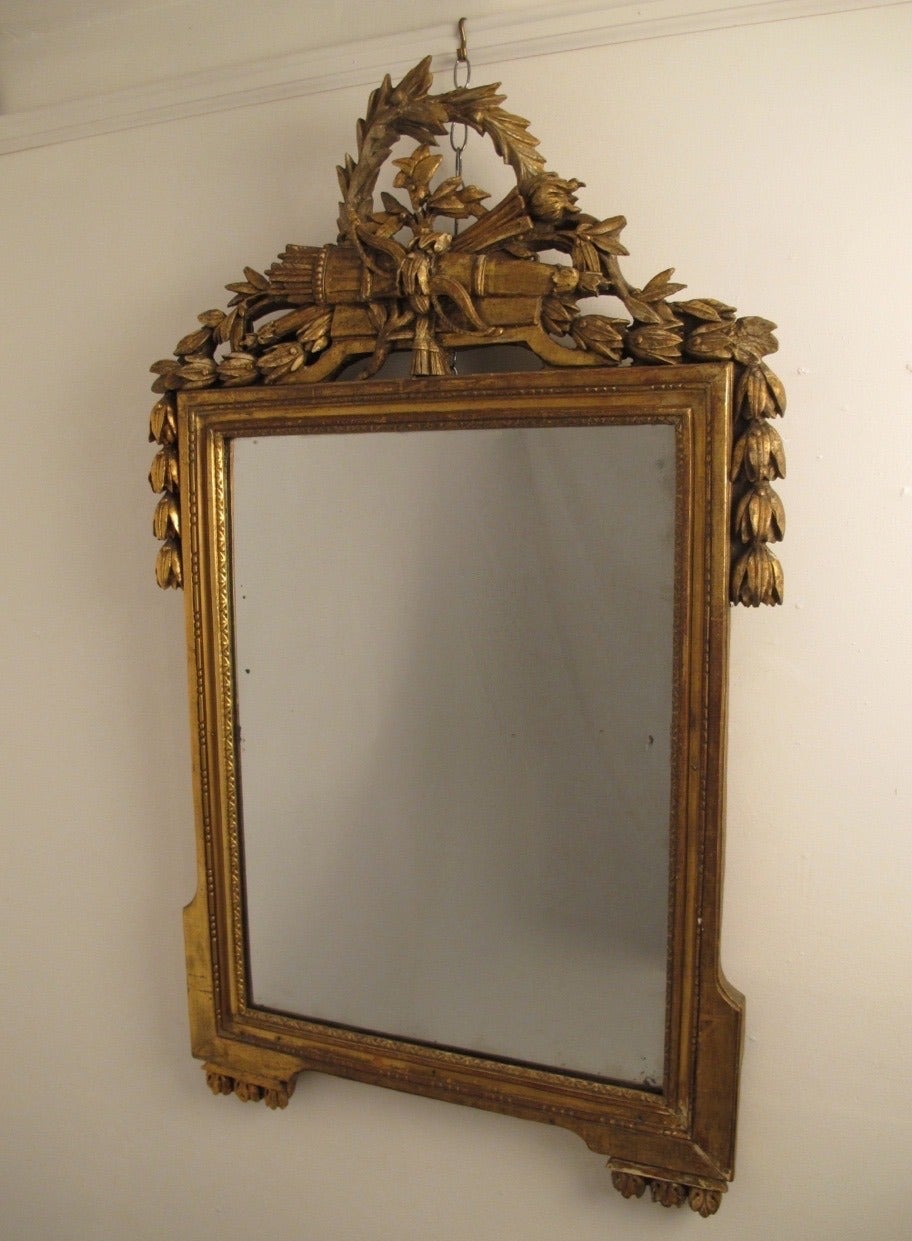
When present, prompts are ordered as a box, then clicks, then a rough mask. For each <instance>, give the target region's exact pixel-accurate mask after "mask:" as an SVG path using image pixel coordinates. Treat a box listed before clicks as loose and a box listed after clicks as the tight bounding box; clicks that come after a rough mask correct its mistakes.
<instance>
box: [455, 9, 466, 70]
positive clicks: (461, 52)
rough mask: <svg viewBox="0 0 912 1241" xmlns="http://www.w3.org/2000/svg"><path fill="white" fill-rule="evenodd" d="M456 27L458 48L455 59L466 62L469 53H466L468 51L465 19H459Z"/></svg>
mask: <svg viewBox="0 0 912 1241" xmlns="http://www.w3.org/2000/svg"><path fill="white" fill-rule="evenodd" d="M458 26H459V47H458V48H457V49H456V59H457V60H468V59H469V53H468V49H467V48H466V19H465V18H464V17H460V19H459V22H458Z"/></svg>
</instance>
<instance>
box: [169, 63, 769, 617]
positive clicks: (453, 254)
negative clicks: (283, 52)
mask: <svg viewBox="0 0 912 1241" xmlns="http://www.w3.org/2000/svg"><path fill="white" fill-rule="evenodd" d="M431 82H432V78H431V70H430V57H427V58H426V59H425V60H423V61H421V63H420V64H418V65H416V66H415V67H414V68H413V69H412V70H410V71H409V72H408V73H407V74H406V75H405V77H404V78H403V79H402V81H401V82H399V83H398V85H396V86H394V85H393V84H392V81H391V80H390V78H389V76H387V77H385V78H384V80H383V82H382V83H381V84H380V86H379V87H377V89H376V90H375V91H374V92H373V93H372V94H371V96H370V99H369V101H368V106H367V111H366V114H365V117H364V118H363V119H362V120H360V121H359V122H358V126H357V147H356V157H352V156H351V155H349V156H346V158H345V161H344V163H343V164H342V165H341V166H340V167H339V169H338V175H339V184H340V188H341V191H342V202H341V204H340V212H339V221H338V225H339V237H338V240H337V242H336V243H335V244H329V245H324V246H318V247H315V246H301V245H289V246H287V247H286V249H285V250H284V251H283V252H282V254H281V255H280V256H279V260H278V262H277V263H274V264H273V265H272V267H271V268H269V270H268V271H267V272H266V273H265V274H263V273H260V272H259V271H255V270H254V269H253V268H250V267H247V268H245V269H244V279H243V280H241V281H238V282H236V283H233V284H229V285H228V286H227V288H228V291H229V292H230V293H231V294H232V295H233V296H232V298H231V301H230V302H229V304H228V308H227V310H224V311H223V310H218V309H213V310H207V311H204V312H203V314H201V315H199V316H198V322H199V325H200V326H199V327H197V328H195V329H194V330H193V331H191V332H189V333H188V334H187V335H186V336H184V337H183V338H182V339H181V340H180V341H178V343H177V345H176V346H175V349H174V356H173V357H170V358H164V359H162V360H160V361H158V362H156V363H155V364H154V365H153V366H152V368H151V369H152V371H153V372H154V373H155V375H156V379H155V382H154V383H153V385H152V387H153V391H154V392H156V393H158V394H160V396H159V400H158V401H157V402H156V404H155V406H154V407H153V410H152V414H151V419H150V439H151V440H153V441H155V442H156V443H157V444H158V445H159V452H158V454H157V456H156V458H155V460H154V462H153V465H152V470H151V472H150V475H149V479H150V483H151V485H152V488H153V490H155V491H156V492H158V493H160V496H161V498H160V500H159V502H158V506H157V508H156V510H155V517H154V521H153V530H154V534H155V537H156V538H157V539H159V540H160V541H161V542H162V546H161V549H160V550H159V553H158V559H157V562H156V579H157V581H158V584H159V586H162V587H180V586H182V584H183V568H182V556H181V529H180V504H179V485H180V467H179V462H178V451H177V434H176V395H177V393H179V392H182V391H193V390H196V389H201V388H219V387H221V388H231V387H243V386H250V385H254V384H277V383H280V384H287V383H317V382H324V381H328V380H332V379H333V378H334V377H335V376H336V375H337V374H338V372H339V370H340V369H341V368H342V366H343V365H344V364H345V363H346V362H347V361H350V360H351V359H352V358H355V357H359V356H360V357H364V358H366V359H367V361H366V365H365V369H364V375H365V377H366V376H369V375H373V374H376V372H377V371H378V370H379V368H380V367H381V365H382V364H383V362H384V361H385V359H386V358H387V356H388V355H389V353H390V351H391V350H394V349H397V350H399V349H408V350H410V351H411V354H412V373H413V374H415V375H446V374H449V373H451V372H452V356H453V350H454V349H456V348H459V347H464V346H467V345H476V346H477V345H484V344H491V343H503V342H520V343H522V344H524V345H526V347H528V348H530V349H531V350H533V351H534V352H535V353H537V354H538V355H539V357H541V358H542V360H543V361H544V362H545V364H546V365H547V366H555V367H560V366H619V365H621V364H632V365H636V366H642V365H652V366H655V365H673V364H680V363H682V362H688V361H694V362H706V361H721V362H731V363H732V364H733V366H734V369H735V373H736V390H735V419H736V423H735V446H734V453H733V459H732V483H733V513H732V538H733V544H734V551H733V556H732V578H731V598H732V602H734V603H741V604H745V605H747V606H752V607H756V606H758V605H760V604H776V603H781V602H782V569H781V567H780V564H779V561H778V560H777V558H776V557H775V555H774V554H773V552H772V551H771V549H770V545H771V544H773V543H776V542H779V541H780V540H781V538H782V536H783V533H784V529H785V517H784V513H783V509H782V503H781V501H780V499H779V497H778V495H777V494H776V492H775V491H774V490H773V487H772V482H773V481H774V480H776V479H779V478H782V477H784V475H785V454H784V450H783V447H782V441H781V439H780V437H779V435H778V433H777V432H776V431H775V430H774V428H773V427H772V426H771V425H770V419H773V418H777V417H779V416H780V415H781V414H783V413H784V412H785V393H784V389H783V387H782V383H781V382H780V380H779V379H778V378H777V377H776V376H775V375H774V374H773V372H772V371H771V370H770V369H769V367H768V366H767V365H766V364H765V362H764V361H763V358H764V357H766V356H767V355H768V354H771V353H773V352H775V350H776V349H777V348H778V345H777V342H776V338H775V337H774V336H773V330H774V327H775V325H774V324H772V323H770V322H769V321H768V320H766V319H761V318H756V317H746V318H739V317H737V313H736V311H735V310H734V308H733V307H731V306H727V305H725V304H724V303H723V302H720V301H717V300H715V299H714V298H694V299H691V300H686V301H672V300H670V299H671V298H672V297H673V295H674V294H676V293H678V292H680V291H681V290H682V289H683V288H684V286H683V285H681V284H677V283H674V282H673V281H672V276H673V274H674V269H673V268H669V269H667V270H665V271H662V272H659V273H658V274H657V275H655V276H653V277H652V279H651V280H649V281H648V282H647V283H646V284H645V285H644V286H643V287H642V288H636V287H635V286H633V285H632V284H630V283H629V282H628V281H627V280H626V279H625V277H624V276H623V274H622V272H621V269H620V263H619V259H620V258H621V257H623V256H624V255H626V254H627V253H628V251H627V250H626V249H625V247H624V245H623V244H622V243H621V240H620V235H621V232H622V230H623V229H624V227H625V225H626V221H625V219H624V217H623V216H620V215H617V216H611V217H608V218H605V219H599V218H597V217H595V216H591V215H587V214H585V213H584V212H582V211H581V209H580V208H579V206H578V205H577V193H576V192H577V190H579V189H580V188H581V187H582V182H580V181H577V180H575V179H572V178H571V179H566V178H563V177H560V176H558V175H557V174H556V173H554V172H549V171H548V170H547V169H546V166H545V162H544V160H543V159H542V157H541V155H540V154H539V152H538V139H537V138H535V137H534V136H533V135H532V134H531V133H530V132H529V123H528V121H526V120H524V119H523V118H522V117H519V116H515V115H513V114H512V113H509V112H507V111H505V110H504V109H503V108H502V107H501V105H502V103H503V102H504V96H503V95H500V94H499V93H498V89H499V86H498V84H494V85H489V86H479V87H472V88H469V87H462V88H457V89H455V90H452V91H448V92H446V93H443V94H439V95H433V94H431V93H430V91H431ZM451 123H457V124H465V125H467V126H468V127H470V128H471V129H474V130H475V131H476V132H478V133H479V134H482V135H484V136H485V137H487V138H489V139H490V140H491V143H492V145H493V146H494V149H495V151H496V152H497V154H498V155H499V156H500V157H501V158H502V159H503V160H504V161H505V162H506V163H507V164H509V166H510V167H511V169H512V170H513V173H514V175H515V177H516V186H515V188H514V189H512V190H511V191H510V192H509V193H508V194H507V195H506V196H505V197H504V198H503V199H502V200H501V201H500V202H499V203H497V204H496V205H495V206H493V207H491V208H488V207H487V206H486V205H485V200H486V199H488V198H489V197H490V196H489V195H488V194H487V193H486V192H485V191H484V190H482V189H479V187H478V186H474V185H465V184H464V183H463V181H462V179H461V178H460V177H445V178H443V179H439V178H438V173H439V170H440V165H441V163H442V156H441V155H440V154H439V153H437V152H436V151H434V150H433V148H434V147H435V146H436V145H437V140H438V138H439V137H440V136H441V135H443V134H445V133H446V132H447V129H448V126H449V125H450V124H451ZM401 138H411V139H412V140H414V141H415V142H416V143H417V146H416V148H415V150H414V151H413V152H412V153H411V154H410V155H407V156H404V157H402V158H399V159H396V160H393V164H394V166H395V167H396V168H397V169H398V172H397V174H396V177H395V181H394V188H395V189H397V190H400V191H404V197H401V196H400V197H396V196H395V195H393V194H388V193H383V194H381V196H380V199H381V201H380V205H379V209H378V205H377V204H376V203H375V201H374V190H375V188H376V184H377V178H378V176H379V173H380V170H381V169H382V167H383V165H384V164H385V163H386V161H387V160H388V159H390V157H391V155H392V152H393V149H394V147H395V145H396V143H397V142H398V141H399V140H400V139H401ZM440 221H444V222H448V221H450V222H456V221H460V222H461V221H470V222H469V223H468V224H467V225H466V227H465V228H464V229H463V230H462V231H461V232H459V233H455V232H454V231H451V229H450V228H448V227H441V226H440ZM554 251H556V252H557V253H558V254H562V255H566V256H568V260H569V261H568V262H566V263H551V262H546V261H544V260H543V259H542V258H541V257H540V256H541V254H543V253H545V252H554ZM604 295H610V296H612V297H614V298H616V299H617V301H618V302H620V304H621V305H622V306H623V308H624V310H625V312H626V317H611V316H607V315H602V314H586V313H582V310H581V305H580V303H585V301H586V299H587V298H592V297H598V296H604ZM267 316H269V318H268V321H264V320H266V317H267Z"/></svg>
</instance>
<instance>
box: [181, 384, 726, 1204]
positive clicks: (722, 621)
mask: <svg viewBox="0 0 912 1241" xmlns="http://www.w3.org/2000/svg"><path fill="white" fill-rule="evenodd" d="M730 380H731V374H730V368H729V367H726V366H721V365H706V366H688V367H664V368H648V369H647V368H642V369H640V368H636V369H634V368H618V369H615V370H612V371H605V370H601V369H592V370H587V371H585V372H583V371H576V372H563V373H559V372H556V371H551V372H547V371H545V372H539V373H533V374H526V375H510V376H502V375H497V376H495V375H489V376H476V377H473V378H446V377H442V378H441V377H429V378H415V379H411V380H400V381H372V382H370V383H368V384H360V383H337V384H332V385H325V386H324V385H310V386H305V387H300V386H288V385H285V386H278V387H273V388H270V389H265V390H263V389H256V388H248V389H238V390H235V391H220V390H218V389H216V390H210V391H205V392H203V391H200V392H189V393H186V394H183V395H181V396H180V398H179V401H178V433H179V442H180V452H181V457H182V460H183V461H184V462H185V463H186V477H185V479H184V488H183V493H182V496H181V500H182V512H181V520H182V522H183V526H184V533H185V538H186V539H187V540H188V546H189V547H190V548H191V549H192V555H191V563H190V566H189V571H188V582H187V585H188V592H187V604H188V607H187V614H188V638H189V644H190V650H191V700H192V704H193V710H194V713H195V718H196V720H197V725H198V757H197V762H198V767H199V771H198V808H197V813H198V822H199V829H198V839H199V853H200V868H201V870H200V873H201V882H200V888H199V891H198V894H197V897H196V899H195V900H194V902H193V903H192V905H191V906H190V907H188V910H187V912H186V931H187V954H188V982H189V998H190V1010H191V1024H192V1030H193V1050H194V1054H195V1055H197V1056H198V1057H199V1058H200V1059H202V1060H204V1061H205V1065H206V1073H207V1080H208V1082H209V1085H210V1088H211V1089H213V1090H214V1091H215V1092H216V1093H219V1094H233V1095H234V1096H235V1097H236V1098H240V1099H242V1100H245V1101H258V1100H262V1101H265V1102H266V1104H267V1106H271V1107H283V1106H284V1105H285V1103H286V1102H287V1099H288V1097H289V1095H290V1093H291V1088H292V1086H293V1082H294V1078H295V1076H296V1075H297V1074H298V1073H299V1072H300V1071H302V1070H308V1069H311V1070H319V1071H324V1072H330V1073H334V1074H337V1075H340V1076H345V1077H350V1078H353V1079H355V1080H359V1081H363V1082H369V1083H376V1084H379V1085H383V1086H386V1087H389V1088H393V1089H398V1090H404V1091H408V1092H411V1093H417V1094H425V1095H429V1096H431V1097H434V1098H438V1099H445V1100H450V1101H454V1102H460V1103H467V1104H470V1105H473V1106H477V1107H482V1108H486V1109H489V1110H493V1111H498V1112H503V1113H506V1114H509V1115H514V1116H520V1117H525V1118H528V1119H535V1120H539V1121H547V1122H549V1123H552V1124H557V1125H560V1126H562V1127H565V1128H568V1129H570V1130H572V1131H573V1132H575V1133H577V1134H579V1136H581V1137H582V1138H583V1140H584V1141H585V1142H586V1143H587V1144H588V1145H589V1146H590V1147H591V1148H592V1149H593V1150H594V1151H596V1152H598V1153H600V1154H602V1155H603V1156H605V1157H608V1158H609V1166H610V1167H611V1169H612V1172H613V1173H615V1172H616V1173H618V1174H624V1176H626V1177H628V1178H630V1177H640V1178H641V1180H642V1182H643V1191H642V1192H643V1194H644V1195H645V1194H646V1190H647V1189H648V1190H649V1195H648V1196H649V1197H651V1198H652V1199H653V1200H655V1201H657V1202H660V1203H665V1204H666V1205H680V1204H681V1203H683V1202H685V1201H686V1202H687V1203H689V1205H690V1206H691V1207H692V1208H693V1209H694V1210H698V1211H700V1212H701V1213H709V1211H710V1209H714V1207H715V1206H717V1205H718V1201H719V1195H720V1194H721V1193H722V1192H723V1191H724V1188H725V1185H726V1182H727V1180H728V1179H729V1178H730V1177H731V1175H732V1161H733V1150H734V1122H735V1101H736V1096H737V1077H738V1060H739V1053H740V1038H741V1007H740V1000H739V997H737V995H736V994H735V993H732V992H731V991H730V989H729V988H728V987H727V984H726V983H725V982H724V979H722V977H721V975H720V973H719V961H718V940H719V894H720V885H721V846H722V809H723V807H722V797H721V783H722V781H721V772H722V747H723V732H724V707H725V693H724V686H725V676H726V659H725V648H726V633H727V621H728V606H727V591H726V587H725V582H726V578H727V573H728V567H729V543H728V534H727V525H726V517H725V514H726V510H727V501H728V492H729V488H730V482H729V478H728V474H729V470H728V462H729V460H730V448H731V444H730V410H731V399H732V390H731V383H730ZM469 397H471V399H468V398H469ZM587 420H589V421H600V422H619V423H624V422H631V421H632V422H655V421H665V422H670V423H671V424H672V425H674V426H675V428H676V442H677V444H678V464H677V470H676V474H677V480H678V489H677V500H676V521H675V526H676V531H677V536H676V537H677V548H678V550H677V554H676V563H677V570H676V577H677V579H678V585H677V586H676V623H675V638H674V641H675V650H676V656H675V677H674V708H673V710H674V719H675V726H674V737H675V744H674V806H675V809H674V811H673V815H672V848H671V858H670V870H671V883H670V892H671V904H670V919H669V945H670V950H669V1004H668V1007H667V1021H668V1036H667V1050H666V1068H665V1072H664V1082H663V1088H662V1092H661V1093H657V1092H654V1091H645V1090H642V1089H636V1088H634V1087H631V1086H625V1085H623V1084H612V1083H610V1082H606V1081H602V1080H596V1079H586V1078H582V1077H578V1076H574V1075H570V1074H566V1073H562V1072H561V1071H559V1070H551V1069H547V1068H534V1067H530V1066H526V1065H519V1064H509V1063H502V1062H498V1061H492V1060H490V1059H486V1058H485V1057H482V1056H479V1055H473V1054H471V1053H468V1052H462V1051H458V1050H449V1049H444V1048H436V1047H427V1046H422V1045H420V1044H414V1043H409V1042H407V1041H405V1040H402V1039H396V1038H390V1037H385V1036H383V1035H379V1034H365V1033H361V1032H358V1031H355V1030H348V1029H344V1028H339V1027H334V1026H328V1025H325V1024H322V1023H319V1022H312V1021H307V1020H306V1019H304V1018H301V1017H295V1016H288V1015H282V1014H278V1013H273V1012H269V1011H267V1010H262V1009H258V1008H257V1007H256V1006H255V1005H253V1004H252V1003H250V1002H249V1000H248V998H247V987H246V970H247V965H246V958H245V951H246V949H245V937H244V926H245V910H244V905H243V885H242V848H241V843H240V836H241V827H242V825H241V823H240V817H241V814H240V807H239V805H238V803H237V799H236V797H235V795H234V793H233V789H234V786H235V781H236V765H237V756H236V752H235V745H236V737H235V728H234V706H233V687H232V677H233V667H232V662H233V661H232V650H233V637H232V616H231V607H230V573H231V566H230V546H231V544H230V527H229V520H230V510H231V497H230V486H228V485H227V483H228V482H229V480H228V479H227V478H226V453H225V446H226V445H227V443H229V442H230V440H231V439H232V438H233V437H234V436H237V435H253V436H261V435H271V434H272V435H290V434H303V433H308V432H310V431H329V430H343V429H345V430H349V431H351V430H358V429H361V430H370V431H379V432H383V431H384V430H387V431H389V430H395V429H404V428H406V427H408V428H412V429H414V428H418V427H427V428H430V427H432V426H436V427H438V428H440V429H442V430H445V429H447V428H449V429H458V428H460V427H462V426H469V425H472V426H484V425H491V426H495V425H496V426H516V425H542V424H548V423H552V424H553V423H555V422H562V421H563V422H566V421H570V422H580V421H583V422H585V421H587ZM206 687H208V690H206ZM204 691H205V692H204ZM621 1184H623V1185H624V1186H626V1188H627V1189H631V1186H632V1187H633V1188H632V1189H631V1192H632V1193H633V1194H634V1196H635V1194H636V1185H637V1182H635V1181H630V1180H624V1181H622V1182H621Z"/></svg>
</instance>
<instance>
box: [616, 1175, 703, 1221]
mask: <svg viewBox="0 0 912 1241" xmlns="http://www.w3.org/2000/svg"><path fill="white" fill-rule="evenodd" d="M609 1166H610V1165H609ZM611 1182H612V1184H613V1185H614V1188H615V1189H616V1190H617V1191H618V1193H620V1194H622V1195H623V1197H625V1198H642V1197H643V1195H644V1194H645V1193H646V1190H647V1189H648V1190H649V1192H650V1194H651V1196H652V1200H653V1202H658V1203H660V1204H661V1205H662V1206H663V1207H680V1206H683V1205H684V1203H685V1202H686V1203H687V1204H688V1205H689V1206H690V1209H691V1210H692V1211H696V1212H697V1213H698V1214H699V1215H702V1216H703V1217H704V1218H706V1217H707V1216H709V1215H715V1213H716V1211H718V1209H719V1205H720V1203H721V1201H722V1190H719V1189H707V1188H705V1187H704V1186H702V1185H683V1184H681V1183H680V1182H678V1181H658V1180H654V1179H650V1178H649V1177H645V1176H639V1175H638V1174H636V1173H634V1172H612V1174H611Z"/></svg>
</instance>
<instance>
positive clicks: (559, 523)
mask: <svg viewBox="0 0 912 1241" xmlns="http://www.w3.org/2000/svg"><path fill="white" fill-rule="evenodd" d="M675 475H676V466H675V434H674V430H673V428H672V426H670V425H667V424H647V423H629V422H620V421H619V422H617V423H616V424H608V425H593V424H589V425H585V426H572V425H560V426H555V425H549V426H526V427H508V428H484V429H473V430H460V431H459V432H458V433H457V432H455V431H449V430H420V431H415V430H410V431H404V432H403V431H400V432H393V431H386V432H373V433H344V434H338V433H332V434H329V433H326V434H300V435H291V434H280V435H273V436H269V435H259V436H257V437H244V436H241V437H238V438H235V439H234V440H233V442H232V460H231V467H230V481H231V504H232V508H231V512H232V517H231V524H232V544H231V549H232V558H233V564H232V570H233V583H234V596H233V607H234V640H235V656H236V662H235V666H236V668H237V686H236V697H237V704H238V708H237V709H238V727H239V736H240V783H241V822H242V834H243V857H244V873H245V882H246V890H245V902H246V904H245V912H246V920H247V933H248V958H247V960H248V973H249V986H250V992H251V997H252V1001H253V1003H254V1004H255V1005H256V1006H258V1007H261V1008H266V1009H272V1010H279V1011H282V1012H286V1013H291V1014H295V1015H300V1016H303V1017H308V1018H312V1019H314V1020H320V1021H328V1022H333V1023H338V1024H342V1025H347V1026H351V1027H355V1028H358V1029H362V1030H368V1031H373V1032H378V1033H383V1034H389V1035H394V1036H397V1037H402V1038H406V1039H411V1040H417V1041H423V1042H428V1043H432V1044H436V1045H443V1046H448V1047H454V1048H459V1049H463V1050H469V1051H478V1052H481V1053H484V1054H485V1055H491V1056H495V1057H503V1058H507V1059H511V1060H517V1061H522V1062H526V1063H532V1064H538V1065H548V1066H554V1067H558V1068H562V1069H566V1070H570V1071H576V1072H579V1073H583V1074H586V1075H596V1076H600V1077H605V1078H608V1079H611V1080H615V1081H626V1082H632V1083H637V1084H640V1085H646V1086H650V1085H658V1084H659V1083H660V1082H661V1078H662V1069H663V1055H664V1042H665V996H666V973H667V957H666V945H667V933H668V869H669V822H670V804H671V776H670V771H671V740H672V738H671V733H672V682H673V674H674V663H675V652H674V641H673V633H674V623H673V614H674V598H675V530H674V525H675V494H676V477H675Z"/></svg>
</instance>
